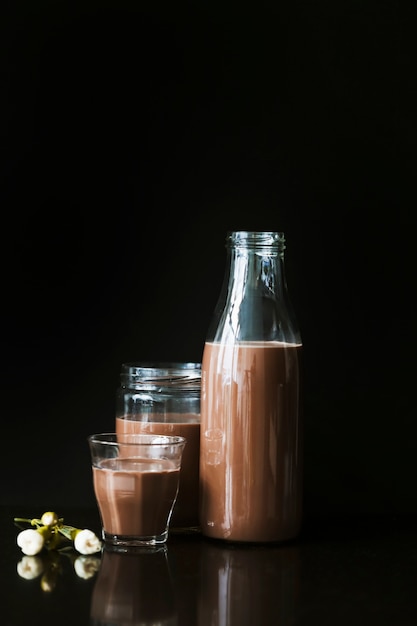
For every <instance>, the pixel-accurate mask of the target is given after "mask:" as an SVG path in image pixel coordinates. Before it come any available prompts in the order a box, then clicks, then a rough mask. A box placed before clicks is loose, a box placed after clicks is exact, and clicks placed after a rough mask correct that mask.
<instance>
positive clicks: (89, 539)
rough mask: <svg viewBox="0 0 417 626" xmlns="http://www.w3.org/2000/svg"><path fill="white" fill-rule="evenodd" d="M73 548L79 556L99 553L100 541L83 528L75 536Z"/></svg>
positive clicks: (91, 532)
mask: <svg viewBox="0 0 417 626" xmlns="http://www.w3.org/2000/svg"><path fill="white" fill-rule="evenodd" d="M74 548H75V549H76V550H77V551H78V552H80V553H81V554H94V552H100V550H101V541H100V539H99V538H98V537H97V535H95V534H94V533H93V531H92V530H88V528H85V529H84V530H79V531H78V532H77V534H76V535H75V539H74Z"/></svg>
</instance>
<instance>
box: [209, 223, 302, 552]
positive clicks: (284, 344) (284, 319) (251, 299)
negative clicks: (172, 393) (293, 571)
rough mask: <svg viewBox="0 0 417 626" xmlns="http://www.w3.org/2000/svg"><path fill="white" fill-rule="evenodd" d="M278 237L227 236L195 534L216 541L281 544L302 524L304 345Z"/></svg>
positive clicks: (211, 351) (271, 234)
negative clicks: (291, 298) (293, 308)
mask: <svg viewBox="0 0 417 626" xmlns="http://www.w3.org/2000/svg"><path fill="white" fill-rule="evenodd" d="M284 248H285V244H284V236H283V234H282V233H278V232H246V231H239V232H232V233H229V235H228V237H227V250H228V262H227V269H226V273H225V279H224V283H223V288H222V291H221V294H220V298H219V301H218V304H217V307H216V310H215V314H214V317H213V320H212V324H211V327H210V329H209V332H208V335H207V338H206V343H205V346H204V352H203V361H202V383H201V437H200V527H201V531H202V533H203V534H205V535H207V536H209V537H214V538H216V539H227V540H231V541H246V542H271V541H284V540H288V539H291V538H293V537H295V536H296V535H297V534H298V532H299V529H300V524H301V503H302V443H301V423H300V357H301V338H300V334H299V331H298V328H297V324H296V321H295V319H294V315H293V313H292V308H291V305H290V302H289V298H288V293H287V286H286V280H285V274H284Z"/></svg>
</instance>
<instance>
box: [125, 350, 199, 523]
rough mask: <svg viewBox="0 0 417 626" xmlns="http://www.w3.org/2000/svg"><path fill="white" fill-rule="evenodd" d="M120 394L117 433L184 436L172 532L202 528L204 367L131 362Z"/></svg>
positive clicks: (191, 364)
mask: <svg viewBox="0 0 417 626" xmlns="http://www.w3.org/2000/svg"><path fill="white" fill-rule="evenodd" d="M120 378H121V386H120V387H119V389H118V390H117V395H116V420H115V422H116V432H117V433H119V434H120V433H153V434H158V435H175V436H180V437H185V438H186V440H187V444H186V446H185V448H184V452H183V456H182V463H181V471H180V486H179V491H178V496H177V500H176V503H175V506H174V510H173V513H172V518H171V524H170V527H171V529H173V530H175V529H195V528H197V527H198V525H199V520H198V500H199V463H200V391H201V363H149V362H138V363H126V364H123V365H122V370H121V376H120Z"/></svg>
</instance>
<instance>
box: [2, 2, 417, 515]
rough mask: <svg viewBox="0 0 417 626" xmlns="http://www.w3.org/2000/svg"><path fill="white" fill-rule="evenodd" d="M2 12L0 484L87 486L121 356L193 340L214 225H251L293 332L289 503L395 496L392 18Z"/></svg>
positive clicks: (403, 170) (402, 233)
mask: <svg viewBox="0 0 417 626" xmlns="http://www.w3.org/2000/svg"><path fill="white" fill-rule="evenodd" d="M1 12H2V13H1V15H2V17H1V22H0V28H1V70H2V81H1V90H2V96H1V103H2V108H3V113H2V115H1V174H2V181H1V182H2V186H1V197H0V203H1V211H2V212H1V215H2V220H1V252H2V259H1V269H2V277H1V285H2V294H3V298H2V306H1V310H2V321H1V330H2V352H1V363H2V374H1V412H2V428H3V432H2V437H1V440H2V452H1V465H0V501H1V502H2V503H3V504H8V505H9V504H10V505H16V506H17V509H16V515H18V506H19V505H20V504H22V503H24V504H25V505H31V504H33V506H34V509H37V507H38V506H39V507H40V506H41V505H42V506H43V505H46V506H47V507H50V506H53V507H55V508H56V507H59V505H60V504H61V505H64V504H65V505H85V504H88V505H89V504H92V503H93V502H94V501H93V495H92V488H91V480H90V467H89V455H88V449H87V443H86V437H87V435H88V434H90V433H92V432H97V431H101V430H112V429H113V426H114V397H115V391H116V388H117V386H118V384H119V371H120V365H121V363H122V362H125V361H130V360H147V359H152V360H178V361H181V360H190V361H191V360H196V361H199V360H200V359H201V355H202V349H203V345H204V339H205V333H206V330H207V327H208V324H209V321H210V319H211V314H212V311H213V308H214V305H215V302H216V299H217V296H218V292H219V289H220V285H221V282H222V279H223V272H224V263H225V250H224V239H225V235H226V232H227V231H228V230H237V229H259V230H262V229H271V230H280V231H284V232H285V234H286V238H287V253H286V262H287V263H286V267H287V279H288V286H289V290H290V294H291V298H292V301H293V305H294V308H295V310H296V313H297V317H298V321H299V325H300V328H301V333H302V337H303V342H304V354H305V379H304V405H305V438H306V442H305V446H306V449H305V509H306V513H307V514H310V515H320V514H329V513H342V514H345V513H353V514H359V515H362V514H374V513H393V512H394V513H395V512H398V513H415V512H416V511H417V499H416V476H417V443H416V440H417V420H416V411H415V401H414V388H415V374H416V367H415V360H414V354H415V352H414V351H415V347H416V341H415V312H414V306H415V305H414V292H415V269H414V267H415V265H414V262H415V259H414V258H413V257H414V254H413V253H414V250H415V246H416V228H415V227H416V221H417V220H416V216H415V213H416V203H415V194H414V186H415V171H416V169H415V168H416V152H415V151H416V116H415V111H416V80H415V78H416V71H415V70H416V66H415V63H414V54H413V53H414V50H413V47H414V41H413V38H414V33H413V30H412V26H413V21H412V19H411V16H410V15H407V14H406V13H405V12H404V10H403V8H401V6H400V4H397V3H388V2H348V1H342V2H337V3H335V2H330V1H329V2H327V1H325V0H318V2H309V1H307V0H299V1H295V2H291V3H285V4H283V3H279V2H264V3H262V2H261V3H259V2H257V3H252V4H249V3H248V4H246V5H243V4H242V3H238V2H224V3H220V2H189V3H187V2H176V3H173V2H162V1H161V2H140V1H139V2H138V1H137V2H130V1H127V0H118V1H117V2H115V1H114V0H113V1H110V0H108V1H101V2H98V1H97V2H93V1H92V0H84V1H83V2H64V1H62V0H56V1H55V2H47V1H46V0H40V1H39V2H36V3H33V2H31V1H29V0H27V1H26V2H23V1H17V2H6V3H3V8H2V9H1ZM39 513H42V511H38V510H34V512H33V515H35V516H36V515H37V514H39Z"/></svg>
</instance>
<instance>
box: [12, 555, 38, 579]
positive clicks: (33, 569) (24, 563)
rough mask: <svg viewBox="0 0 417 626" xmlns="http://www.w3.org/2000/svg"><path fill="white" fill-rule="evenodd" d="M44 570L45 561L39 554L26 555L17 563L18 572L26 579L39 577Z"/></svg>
mask: <svg viewBox="0 0 417 626" xmlns="http://www.w3.org/2000/svg"><path fill="white" fill-rule="evenodd" d="M43 570H44V565H43V561H42V559H41V558H40V557H39V556H24V557H23V558H22V560H21V561H19V563H18V564H17V573H18V574H19V576H21V578H25V579H26V580H32V579H33V578H37V577H38V576H40V575H41V574H42V573H43Z"/></svg>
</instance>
